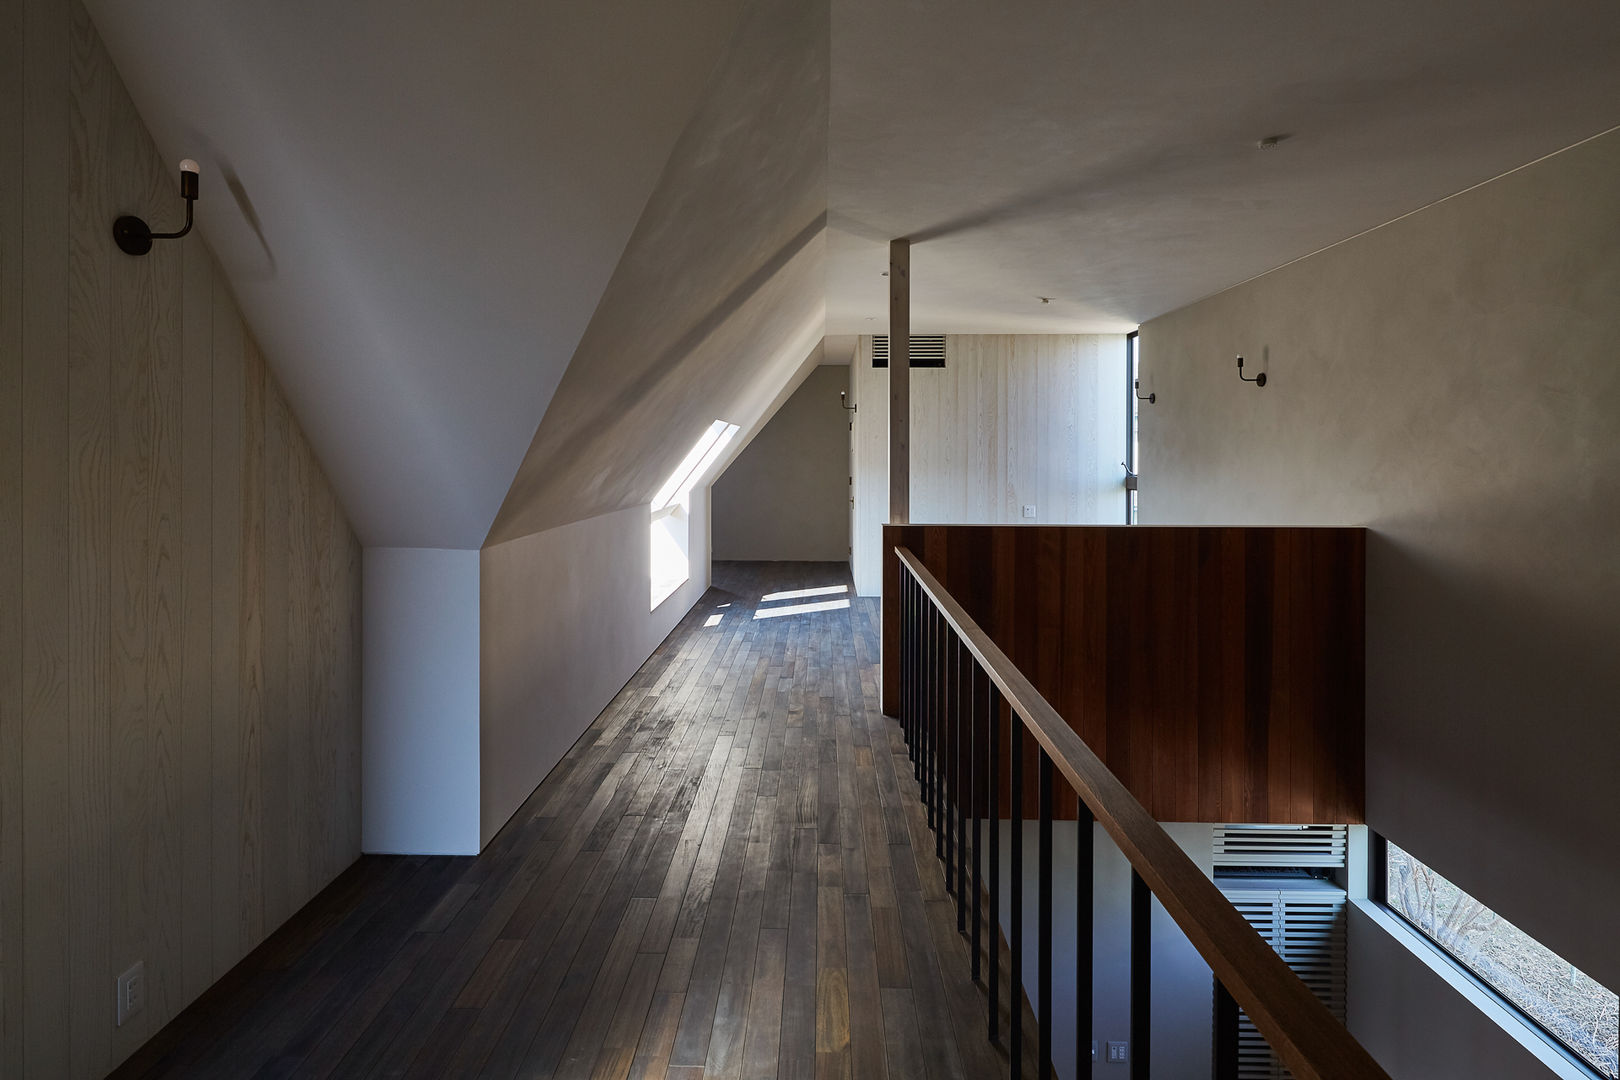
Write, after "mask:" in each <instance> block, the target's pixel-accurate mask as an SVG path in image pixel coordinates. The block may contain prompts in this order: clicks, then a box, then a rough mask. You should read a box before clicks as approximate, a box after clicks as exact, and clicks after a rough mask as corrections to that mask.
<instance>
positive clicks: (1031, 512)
mask: <svg viewBox="0 0 1620 1080" xmlns="http://www.w3.org/2000/svg"><path fill="white" fill-rule="evenodd" d="M1024 516H1025V517H1027V518H1032V517H1034V516H1035V508H1034V507H1033V506H1031V505H1029V504H1028V503H1025V504H1024Z"/></svg>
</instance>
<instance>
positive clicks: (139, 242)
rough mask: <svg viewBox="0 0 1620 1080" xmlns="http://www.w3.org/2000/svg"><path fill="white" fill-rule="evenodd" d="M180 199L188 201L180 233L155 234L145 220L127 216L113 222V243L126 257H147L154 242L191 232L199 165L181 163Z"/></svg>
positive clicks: (174, 238)
mask: <svg viewBox="0 0 1620 1080" xmlns="http://www.w3.org/2000/svg"><path fill="white" fill-rule="evenodd" d="M180 197H181V198H182V199H184V200H185V201H186V223H185V225H184V226H183V227H182V228H181V229H180V231H179V232H166V233H155V232H153V231H152V227H151V226H150V225H148V224H147V223H146V222H145V220H143V219H142V218H138V217H136V216H135V215H133V214H125V215H124V216H122V217H120V218H119V219H118V220H117V221H115V222H113V242H114V243H116V244H117V245H118V250H120V251H122V252H123V253H124V254H126V255H145V254H146V253H147V252H148V251H151V250H152V241H154V240H178V239H180V238H181V237H182V236H185V235H186V234H187V233H189V232H190V231H191V211H192V205H193V204H194V203H195V202H196V201H197V163H196V162H195V161H191V160H190V159H187V160H185V161H182V162H181V163H180Z"/></svg>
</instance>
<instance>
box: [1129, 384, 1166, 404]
mask: <svg viewBox="0 0 1620 1080" xmlns="http://www.w3.org/2000/svg"><path fill="white" fill-rule="evenodd" d="M1131 389H1133V390H1135V391H1136V400H1137V401H1145V402H1147V403H1148V404H1149V405H1157V404H1158V403H1159V395H1158V394H1157V393H1152V394H1149V395H1147V396H1146V397H1143V396H1142V380H1141V379H1137V380H1136V381H1134V382H1132V383H1131Z"/></svg>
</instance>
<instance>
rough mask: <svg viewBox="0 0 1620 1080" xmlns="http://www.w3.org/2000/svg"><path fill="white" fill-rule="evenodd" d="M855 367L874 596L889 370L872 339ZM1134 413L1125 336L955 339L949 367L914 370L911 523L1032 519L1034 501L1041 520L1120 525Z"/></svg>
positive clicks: (856, 565)
mask: <svg viewBox="0 0 1620 1080" xmlns="http://www.w3.org/2000/svg"><path fill="white" fill-rule="evenodd" d="M1116 353H1117V356H1116V355H1115V354H1116ZM1116 360H1117V363H1115V361H1116ZM853 365H854V366H853V369H852V371H851V378H850V382H851V386H852V388H853V391H854V397H855V402H856V404H857V406H858V411H857V412H855V413H853V414H852V422H853V424H854V432H853V435H852V439H851V442H852V446H853V454H852V458H853V461H852V465H853V472H854V477H855V485H854V490H853V492H852V493H851V494H852V496H853V497H854V500H855V504H854V507H853V511H852V523H851V524H852V533H853V538H852V544H851V549H852V550H851V563H852V566H851V569H852V570H853V572H854V576H855V587H856V590H857V591H858V592H860V593H861V594H862V595H874V594H876V592H877V591H878V581H879V578H880V576H881V572H882V571H881V561H882V558H881V552H880V551H879V550H878V547H879V543H878V535H879V531H880V530H881V527H882V525H883V523H884V522H886V521H887V520H888V514H887V509H888V497H887V492H888V465H887V446H888V441H887V440H888V415H887V408H888V394H887V386H888V369H886V368H876V369H874V368H873V367H872V338H871V337H869V336H862V337H860V338H858V339H857V345H856V350H855V357H854V360H853ZM1124 415H1125V399H1124V337H1123V335H1109V336H1097V335H1085V334H951V335H947V337H946V364H945V367H943V368H918V369H916V370H914V371H912V373H911V488H912V494H911V520H912V521H931V522H940V523H951V524H955V523H963V524H968V523H971V524H1012V523H1022V522H1024V521H1026V520H1027V519H1025V518H1024V517H1023V516H1022V514H1023V507H1024V506H1026V505H1033V506H1034V507H1035V510H1036V518H1035V519H1034V520H1036V521H1039V522H1042V523H1048V524H1050V523H1061V524H1084V523H1094V522H1107V523H1112V522H1115V521H1119V520H1121V518H1122V517H1123V515H1124V507H1125V489H1124V468H1123V466H1117V467H1116V465H1115V463H1116V462H1119V461H1121V460H1122V459H1123V457H1124V454H1125V444H1124V438H1125V430H1124V422H1125V421H1124ZM1114 443H1117V447H1118V448H1117V450H1111V449H1109V446H1110V445H1112V444H1114Z"/></svg>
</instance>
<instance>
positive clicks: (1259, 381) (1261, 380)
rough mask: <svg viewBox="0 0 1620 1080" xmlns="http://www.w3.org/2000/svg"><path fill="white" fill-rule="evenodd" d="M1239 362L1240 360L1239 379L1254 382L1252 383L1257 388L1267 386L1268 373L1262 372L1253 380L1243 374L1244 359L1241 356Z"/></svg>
mask: <svg viewBox="0 0 1620 1080" xmlns="http://www.w3.org/2000/svg"><path fill="white" fill-rule="evenodd" d="M1237 360H1238V378H1240V379H1242V380H1243V381H1244V382H1252V383H1254V385H1255V386H1265V385H1266V373H1265V372H1263V371H1262V372H1261V373H1260V374H1258V375H1256V376H1255V377H1254V378H1252V379H1251V378H1249V377H1248V376H1247V375H1245V374H1243V357H1241V356H1240V357H1238V358H1237Z"/></svg>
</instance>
